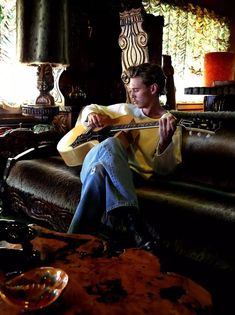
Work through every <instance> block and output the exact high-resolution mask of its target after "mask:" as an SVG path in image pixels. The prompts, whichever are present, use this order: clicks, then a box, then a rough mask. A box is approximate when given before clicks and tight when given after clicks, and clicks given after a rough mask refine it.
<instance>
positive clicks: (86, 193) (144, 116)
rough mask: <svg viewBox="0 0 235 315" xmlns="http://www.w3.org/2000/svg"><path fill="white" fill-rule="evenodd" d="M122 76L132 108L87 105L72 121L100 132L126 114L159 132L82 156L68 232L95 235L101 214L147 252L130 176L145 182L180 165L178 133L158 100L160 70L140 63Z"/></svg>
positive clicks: (112, 141) (112, 140) (125, 136)
mask: <svg viewBox="0 0 235 315" xmlns="http://www.w3.org/2000/svg"><path fill="white" fill-rule="evenodd" d="M127 75H128V77H129V86H128V88H129V93H130V97H131V99H132V100H133V104H124V103H123V104H115V105H110V106H99V105H96V104H92V105H89V106H87V107H85V108H84V109H83V111H82V112H81V114H80V117H79V118H78V122H79V123H85V122H87V123H88V125H89V126H92V127H94V128H95V127H104V126H106V125H108V124H110V122H111V120H112V119H115V118H118V117H119V118H120V117H122V116H124V115H130V116H132V117H133V118H134V120H135V122H136V123H138V122H141V123H144V122H159V128H152V129H139V130H138V131H134V132H126V133H121V135H120V137H118V136H114V137H109V138H107V139H106V140H104V141H103V142H101V143H99V144H97V145H96V146H94V147H93V148H92V149H91V150H90V151H89V152H88V154H87V155H86V157H85V160H84V163H83V166H82V170H81V181H82V183H83V187H82V192H81V199H80V203H79V205H78V207H77V209H76V212H75V214H74V217H73V220H72V222H71V225H70V227H69V230H68V232H69V233H90V234H95V233H97V232H98V231H99V226H100V221H101V217H102V215H103V213H104V212H105V213H106V215H107V216H108V217H114V218H121V219H122V220H123V222H124V224H125V225H126V228H127V230H128V231H129V233H130V235H131V236H132V238H133V244H134V246H141V247H143V248H146V249H151V246H152V243H153V242H152V240H151V236H150V235H149V234H148V232H147V229H146V227H144V226H143V224H142V222H141V221H140V219H139V207H138V200H137V196H136V192H135V185H134V179H133V173H137V174H138V176H141V178H143V179H145V180H148V179H150V178H151V177H153V176H154V174H160V175H164V174H168V173H170V172H173V171H174V169H175V168H176V167H177V165H178V164H179V163H180V162H181V130H180V129H179V128H176V118H175V117H174V116H173V115H172V114H170V113H169V112H167V111H166V110H165V109H164V108H163V107H162V106H161V104H160V101H159V96H160V95H161V94H163V93H164V87H165V76H164V74H163V71H162V69H161V67H160V66H158V65H152V64H148V63H145V64H141V65H139V66H133V67H130V68H129V69H128V71H127Z"/></svg>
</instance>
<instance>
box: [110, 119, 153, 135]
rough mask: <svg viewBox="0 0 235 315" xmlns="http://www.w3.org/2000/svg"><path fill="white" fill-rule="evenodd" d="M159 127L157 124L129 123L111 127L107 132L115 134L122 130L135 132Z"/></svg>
mask: <svg viewBox="0 0 235 315" xmlns="http://www.w3.org/2000/svg"><path fill="white" fill-rule="evenodd" d="M157 127H159V122H158V121H155V122H147V123H146V122H145V123H130V124H123V125H113V126H109V132H111V133H115V132H118V131H124V130H127V131H129V130H135V129H150V128H157Z"/></svg>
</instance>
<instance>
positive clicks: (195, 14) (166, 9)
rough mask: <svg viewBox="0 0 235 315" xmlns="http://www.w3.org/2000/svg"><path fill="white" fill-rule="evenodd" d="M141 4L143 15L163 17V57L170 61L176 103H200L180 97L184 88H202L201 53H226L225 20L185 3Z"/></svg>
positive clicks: (150, 0)
mask: <svg viewBox="0 0 235 315" xmlns="http://www.w3.org/2000/svg"><path fill="white" fill-rule="evenodd" d="M142 3H143V5H144V8H145V10H146V12H147V13H151V14H153V15H156V16H158V15H161V16H163V17H164V28H163V54H165V55H170V56H171V59H172V65H173V67H174V70H175V74H174V80H175V86H176V100H177V101H178V102H182V101H185V102H189V101H190V102H191V101H195V102H196V101H200V100H202V98H203V96H192V95H184V88H185V87H189V86H203V83H204V82H203V81H204V80H203V64H204V55H205V53H207V52H213V51H228V50H229V48H230V22H229V20H228V18H226V17H222V16H219V15H217V14H215V13H214V12H213V11H209V10H207V9H204V8H201V7H199V6H195V5H193V4H190V3H187V2H186V1H185V2H183V1H177V0H172V1H159V0H143V1H142ZM182 3H185V5H182ZM179 4H181V5H180V6H179Z"/></svg>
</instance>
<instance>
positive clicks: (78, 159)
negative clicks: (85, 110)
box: [57, 115, 133, 166]
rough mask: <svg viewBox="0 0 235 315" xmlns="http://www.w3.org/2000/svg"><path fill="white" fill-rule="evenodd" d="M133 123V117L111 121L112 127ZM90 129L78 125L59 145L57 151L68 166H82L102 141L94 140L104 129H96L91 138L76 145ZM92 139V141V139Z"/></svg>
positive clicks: (123, 117)
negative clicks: (89, 153)
mask: <svg viewBox="0 0 235 315" xmlns="http://www.w3.org/2000/svg"><path fill="white" fill-rule="evenodd" d="M131 121H133V117H132V116H128V115H126V116H121V117H119V118H117V119H111V120H110V125H112V126H115V125H120V124H129V123H131ZM88 129H89V127H86V126H84V125H82V124H81V125H78V126H76V127H74V128H73V129H71V130H70V131H69V132H68V133H66V135H64V137H62V139H61V140H60V141H59V142H58V144H57V150H58V152H59V153H60V155H61V157H62V159H63V160H64V162H65V163H66V164H67V165H68V166H78V165H82V163H83V160H84V158H85V156H86V154H87V153H88V152H89V151H90V150H91V149H92V148H93V147H94V146H95V145H97V144H98V143H99V142H100V141H99V140H97V139H92V137H95V136H96V135H99V134H100V133H101V132H102V130H103V129H104V128H95V129H93V130H92V133H91V134H89V137H87V138H86V137H84V140H83V143H79V144H78V145H74V143H75V142H76V140H77V139H78V138H79V137H80V136H83V135H85V134H86V132H87V130H88ZM90 138H91V139H90Z"/></svg>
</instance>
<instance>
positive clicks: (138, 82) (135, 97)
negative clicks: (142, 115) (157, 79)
mask: <svg viewBox="0 0 235 315" xmlns="http://www.w3.org/2000/svg"><path fill="white" fill-rule="evenodd" d="M128 90H129V95H130V98H131V102H132V103H133V104H136V105H137V106H138V107H139V108H146V107H148V106H149V104H150V103H151V101H152V99H153V97H154V98H155V97H156V96H154V94H153V92H152V85H150V86H146V85H145V84H144V83H143V80H142V78H141V77H135V78H131V79H130V82H129V86H128Z"/></svg>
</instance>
